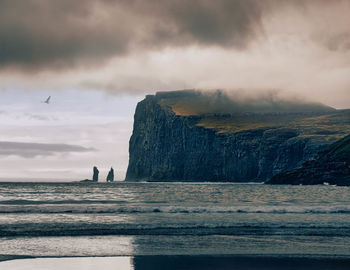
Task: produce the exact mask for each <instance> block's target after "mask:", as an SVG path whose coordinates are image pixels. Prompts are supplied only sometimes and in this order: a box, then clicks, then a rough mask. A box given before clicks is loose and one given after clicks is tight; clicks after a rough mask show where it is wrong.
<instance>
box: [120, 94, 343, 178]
mask: <svg viewBox="0 0 350 270" xmlns="http://www.w3.org/2000/svg"><path fill="white" fill-rule="evenodd" d="M349 119H350V110H336V109H334V108H331V107H329V106H326V105H323V104H320V103H312V102H302V101H298V100H295V99H292V100H288V99H281V98H278V97H277V96H276V95H274V94H265V95H261V96H254V97H251V96H250V97H248V96H244V95H243V96H242V95H239V94H237V93H236V94H229V93H228V92H225V91H220V90H218V91H214V92H205V91H197V90H184V91H173V92H158V93H157V94H156V95H147V96H146V98H145V99H144V100H142V101H141V102H139V103H138V105H137V108H136V112H135V117H134V129H133V134H132V136H131V138H130V145H129V166H128V170H127V174H126V181H217V182H219V181H226V182H251V181H258V182H264V181H267V180H269V179H270V178H271V177H273V176H274V175H276V174H279V173H282V172H286V171H290V170H293V169H295V168H298V167H301V166H302V164H303V163H305V162H306V161H308V160H310V159H313V158H315V157H316V156H317V154H318V153H319V152H322V151H325V150H326V149H327V147H328V146H329V145H330V144H331V143H334V142H336V141H337V140H339V139H341V138H342V137H344V136H346V135H347V134H350V121H349Z"/></svg>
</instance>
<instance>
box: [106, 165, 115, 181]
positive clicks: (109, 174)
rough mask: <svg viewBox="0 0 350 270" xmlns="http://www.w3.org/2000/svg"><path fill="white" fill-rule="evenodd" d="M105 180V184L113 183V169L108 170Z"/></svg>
mask: <svg viewBox="0 0 350 270" xmlns="http://www.w3.org/2000/svg"><path fill="white" fill-rule="evenodd" d="M106 180H107V182H113V181H114V170H113V168H111V169H110V170H109V172H108V175H107V178H106Z"/></svg>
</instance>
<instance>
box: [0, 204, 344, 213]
mask: <svg viewBox="0 0 350 270" xmlns="http://www.w3.org/2000/svg"><path fill="white" fill-rule="evenodd" d="M0 213H2V214H11V213H13V214H16V213H27V214H40V213H42V214H51V213H52V214H63V213H75V214H95V213H101V214H103V213H106V214H108V213H110V214H113V213H114V214H137V213H145V214H147V213H167V214H177V213H179V214H205V213H209V214H211V213H218V214H220V213H221V214H230V213H232V214H233V213H271V214H289V213H290V214H304V213H313V214H337V213H338V214H350V206H349V205H333V206H329V205H327V206H322V205H319V206H215V207H214V206H213V207H210V206H208V207H185V206H181V207H177V206H157V207H150V206H120V205H115V204H107V203H106V204H94V203H92V202H90V203H84V204H78V203H76V204H75V203H71V204H63V203H62V204H57V203H54V204H37V205H36V204H33V205H32V204H29V205H22V204H21V205H6V204H0Z"/></svg>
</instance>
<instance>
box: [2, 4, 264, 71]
mask: <svg viewBox="0 0 350 270" xmlns="http://www.w3.org/2000/svg"><path fill="white" fill-rule="evenodd" d="M260 2H261V1H257V0H219V1H211V0H192V1H187V0H177V1H161V0H153V1H152V0H148V1H145V0H131V1H124V0H119V1H112V0H100V1H97V0H85V1H84V2H83V4H82V2H81V1H70V0H60V1H46V0H26V1H20V0H0V59H1V61H0V65H1V66H2V67H9V66H17V67H21V68H27V69H28V70H33V69H42V68H52V67H55V68H59V67H72V66H74V65H76V64H78V63H79V64H85V65H89V64H96V63H101V62H103V61H104V60H107V59H109V58H110V57H112V56H115V55H124V54H127V53H129V52H130V51H132V50H143V49H159V48H164V47H167V46H188V45H193V44H196V45H199V46H213V45H218V46H226V47H233V48H237V49H242V48H245V47H246V46H248V45H249V43H250V42H251V40H253V39H254V38H255V37H256V36H257V34H258V30H259V27H260V25H261V22H260V19H261V16H262V12H261V5H260V4H259V3H260Z"/></svg>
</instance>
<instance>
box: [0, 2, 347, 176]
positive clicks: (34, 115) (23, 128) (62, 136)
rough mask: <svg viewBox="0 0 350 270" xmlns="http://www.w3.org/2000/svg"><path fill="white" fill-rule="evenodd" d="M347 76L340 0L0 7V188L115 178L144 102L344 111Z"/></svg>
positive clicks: (124, 164)
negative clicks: (200, 97) (294, 104)
mask: <svg viewBox="0 0 350 270" xmlns="http://www.w3.org/2000/svg"><path fill="white" fill-rule="evenodd" d="M349 75H350V0H308V1H301V0H285V1H280V0H217V1H211V0H176V1H172V0H165V1H164V0H162V1H161V0H153V1H152V0H119V1H113V0H99V1H97V0H84V1H70V0H60V1H54V0H49V1H48V0H26V1H21V0H0V125H1V132H0V180H1V181H5V180H11V179H15V180H21V179H24V180H28V181H29V180H30V179H34V180H35V179H51V180H59V181H70V180H80V179H85V178H91V174H92V167H93V166H95V165H96V166H98V167H99V168H100V171H101V178H104V177H105V176H106V175H107V172H108V169H109V167H111V166H113V167H114V169H115V170H116V175H117V178H118V179H119V180H121V179H123V177H124V174H125V171H126V168H127V163H128V140H129V137H130V135H131V132H132V124H133V123H132V122H133V114H134V110H135V106H136V104H137V102H138V101H140V100H142V99H143V97H144V96H145V95H146V94H153V93H155V92H156V91H170V90H176V89H192V88H195V89H227V91H230V90H231V89H232V91H237V89H238V90H239V91H242V92H244V93H245V94H246V95H253V96H254V95H257V93H260V92H264V91H271V90H273V91H278V92H279V93H281V94H282V95H284V96H291V97H298V99H304V100H310V101H315V102H321V103H324V104H326V105H329V106H332V107H335V108H350V76H349ZM48 96H51V97H52V98H51V101H52V102H51V103H50V104H45V103H42V101H43V100H45V99H46V98H47V97H48Z"/></svg>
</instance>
